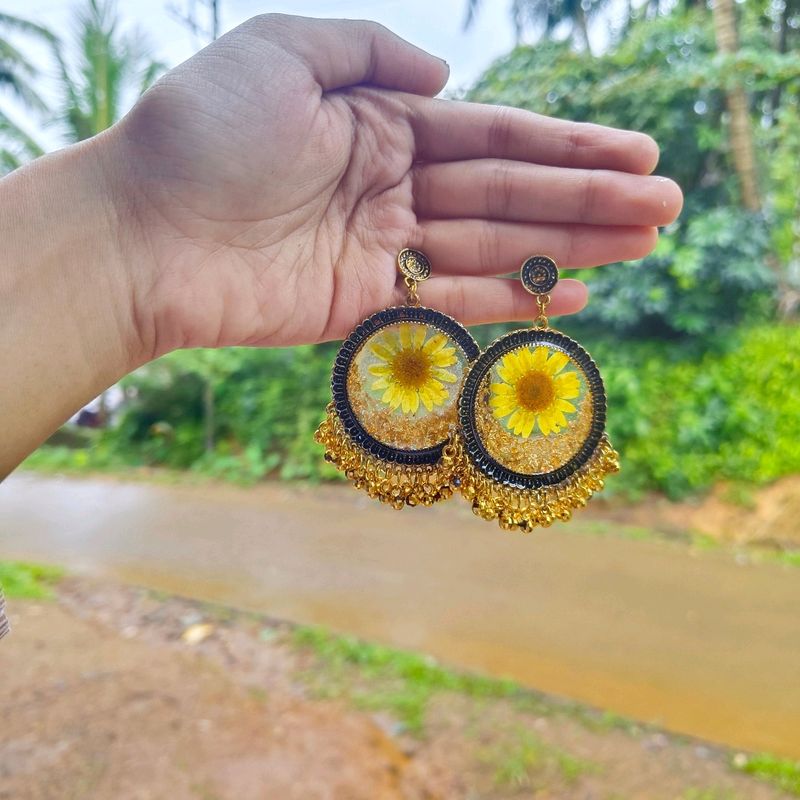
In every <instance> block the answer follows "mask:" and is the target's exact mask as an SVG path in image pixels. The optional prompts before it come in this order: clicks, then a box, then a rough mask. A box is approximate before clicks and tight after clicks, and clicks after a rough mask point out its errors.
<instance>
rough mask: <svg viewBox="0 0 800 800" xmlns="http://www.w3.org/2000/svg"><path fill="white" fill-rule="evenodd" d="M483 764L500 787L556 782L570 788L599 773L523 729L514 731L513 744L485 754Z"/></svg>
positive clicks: (590, 766)
mask: <svg viewBox="0 0 800 800" xmlns="http://www.w3.org/2000/svg"><path fill="white" fill-rule="evenodd" d="M483 761H484V763H486V764H488V765H490V766H492V767H493V768H494V781H495V783H496V784H497V786H499V787H516V788H527V789H530V788H535V787H537V786H538V785H539V784H546V785H551V784H552V783H554V782H555V781H557V782H559V783H562V784H566V785H568V786H573V785H574V784H576V783H577V782H578V780H579V779H580V778H581V776H582V775H585V774H587V773H592V772H597V771H598V770H599V766H598V765H597V764H595V763H594V762H592V761H587V760H585V759H582V758H578V757H577V756H574V755H572V754H571V753H568V752H567V751H566V750H562V749H561V748H559V747H555V746H553V745H551V744H548V743H546V742H543V741H542V740H541V739H540V738H539V737H538V736H536V735H535V734H533V733H531V732H530V731H528V730H524V729H517V731H516V733H515V736H514V739H513V741H512V742H510V743H507V744H506V745H505V746H503V747H501V748H496V749H492V750H491V751H488V752H487V753H485V754H484V757H483Z"/></svg>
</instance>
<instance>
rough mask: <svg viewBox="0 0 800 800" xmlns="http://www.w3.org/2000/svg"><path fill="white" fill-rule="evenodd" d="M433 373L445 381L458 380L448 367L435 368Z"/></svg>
mask: <svg viewBox="0 0 800 800" xmlns="http://www.w3.org/2000/svg"><path fill="white" fill-rule="evenodd" d="M432 374H433V377H434V378H438V379H439V380H440V381H444V382H445V383H455V382H456V381H457V380H458V378H456V376H455V375H453V373H452V372H448V371H447V370H446V369H438V368H437V369H434V370H433V372H432Z"/></svg>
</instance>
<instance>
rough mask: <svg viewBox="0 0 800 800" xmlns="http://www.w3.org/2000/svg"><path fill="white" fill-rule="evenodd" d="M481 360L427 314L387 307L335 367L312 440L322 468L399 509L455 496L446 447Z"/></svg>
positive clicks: (470, 344)
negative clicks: (321, 454) (468, 380)
mask: <svg viewBox="0 0 800 800" xmlns="http://www.w3.org/2000/svg"><path fill="white" fill-rule="evenodd" d="M477 356H478V346H477V344H476V343H475V340H474V339H473V338H472V336H471V335H470V334H469V332H468V331H467V330H466V329H465V328H464V327H463V326H461V325H459V324H458V323H457V322H456V321H455V320H454V319H452V318H451V317H448V316H447V315H445V314H442V313H440V312H439V311H434V310H433V309H430V308H423V307H420V306H401V307H397V308H387V309H384V310H383V311H379V312H378V313H377V314H373V315H372V316H371V317H369V318H368V319H366V320H364V322H362V323H361V324H360V325H359V326H358V327H357V328H356V329H355V330H354V331H353V332H352V333H351V334H350V336H349V337H348V338H347V340H346V341H345V342H344V344H343V345H342V347H341V349H340V350H339V353H338V355H337V357H336V361H335V363H334V367H333V374H332V377H331V390H332V395H333V401H332V403H331V404H330V405H329V407H328V415H327V418H326V419H325V421H324V422H323V423H322V425H321V426H320V428H319V430H318V431H317V436H316V438H317V441H319V442H320V443H321V444H323V445H324V446H325V457H326V459H327V460H328V461H329V462H330V463H332V464H333V465H334V466H336V467H337V468H338V469H340V470H342V471H343V472H344V473H345V474H346V475H347V477H348V478H350V480H351V481H353V483H354V484H355V485H356V487H358V488H361V489H365V490H366V491H367V492H368V493H369V494H370V495H371V496H372V497H376V498H378V499H380V500H383V501H384V502H388V503H391V504H392V505H393V506H395V507H396V508H402V507H403V506H404V505H431V504H432V503H433V502H435V501H437V500H441V499H444V498H446V497H449V496H450V495H452V493H453V489H454V487H455V486H456V485H457V484H456V476H455V473H454V460H453V456H452V452H451V451H452V448H450V449H449V450H448V449H447V448H448V444H449V440H450V436H451V433H452V431H453V429H454V428H455V426H456V423H457V408H458V396H459V392H460V391H461V387H462V385H463V383H464V378H465V375H466V373H467V370H468V367H469V364H470V363H471V362H472V361H474V359H475V358H476V357H477Z"/></svg>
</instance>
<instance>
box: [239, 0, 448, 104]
mask: <svg viewBox="0 0 800 800" xmlns="http://www.w3.org/2000/svg"><path fill="white" fill-rule="evenodd" d="M245 24H246V25H248V26H252V27H253V29H254V30H255V31H256V33H257V34H258V35H259V36H261V37H263V38H264V39H267V40H269V41H271V42H274V43H275V44H277V45H278V46H279V47H281V49H283V50H285V51H286V52H288V53H291V54H293V55H295V56H297V58H298V59H300V60H301V61H302V62H303V63H304V64H305V66H306V67H307V68H308V69H309V71H310V72H311V74H312V75H313V76H314V78H315V79H316V81H317V83H318V84H319V85H320V86H321V87H322V89H323V90H324V91H330V90H333V89H341V88H344V87H346V86H356V85H358V84H369V85H372V86H380V87H381V88H384V89H396V90H397V91H402V92H408V93H410V94H418V95H424V96H427V97H433V96H434V95H435V94H438V93H439V92H440V91H441V90H442V88H443V87H444V85H445V83H447V78H448V77H449V75H450V68H449V67H448V66H447V63H446V62H444V61H443V60H442V59H440V58H436V56H432V55H431V54H430V53H426V52H425V51H424V50H421V49H420V48H418V47H415V46H414V45H413V44H410V43H409V42H407V41H405V39H401V38H400V37H399V36H397V35H395V34H394V33H392V32H391V31H390V30H389V29H388V28H384V27H383V25H379V24H378V23H377V22H365V21H361V20H348V19H311V18H308V17H294V16H289V15H286V14H263V15H262V16H259V17H254V18H253V19H251V20H250V21H249V22H247V23H245Z"/></svg>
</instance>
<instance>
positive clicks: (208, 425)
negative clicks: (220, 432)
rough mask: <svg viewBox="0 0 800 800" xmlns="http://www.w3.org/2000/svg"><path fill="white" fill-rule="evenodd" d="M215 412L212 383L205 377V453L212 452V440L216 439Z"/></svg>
mask: <svg viewBox="0 0 800 800" xmlns="http://www.w3.org/2000/svg"><path fill="white" fill-rule="evenodd" d="M215 410H216V409H215V403H214V382H213V381H212V380H211V378H208V377H207V378H206V382H205V385H204V386H203V432H204V439H205V450H206V453H212V452H213V451H214V444H215V442H214V440H215V438H216V420H215V419H214V417H215V413H214V412H215Z"/></svg>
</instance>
